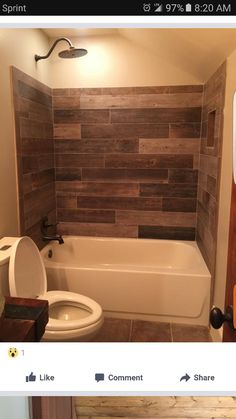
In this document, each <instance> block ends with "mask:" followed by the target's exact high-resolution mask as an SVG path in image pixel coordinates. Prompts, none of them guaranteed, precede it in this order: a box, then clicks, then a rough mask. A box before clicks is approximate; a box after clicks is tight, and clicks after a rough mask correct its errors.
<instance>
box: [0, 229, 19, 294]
mask: <svg viewBox="0 0 236 419" xmlns="http://www.w3.org/2000/svg"><path fill="white" fill-rule="evenodd" d="M17 239H18V237H3V238H2V239H0V293H1V294H3V295H4V296H8V295H10V292H9V282H8V267H9V259H10V254H11V247H12V245H13V244H14V243H15V241H16V240H17Z"/></svg>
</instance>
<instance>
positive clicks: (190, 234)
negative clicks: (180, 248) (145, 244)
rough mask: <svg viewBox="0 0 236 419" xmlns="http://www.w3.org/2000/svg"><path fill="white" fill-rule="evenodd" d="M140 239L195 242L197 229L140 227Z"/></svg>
mask: <svg viewBox="0 0 236 419" xmlns="http://www.w3.org/2000/svg"><path fill="white" fill-rule="evenodd" d="M139 238H143V239H165V240H195V228H193V227H172V226H169V227H168V226H164V227H163V226H161V227H157V226H145V225H143V226H139Z"/></svg>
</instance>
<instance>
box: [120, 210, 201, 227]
mask: <svg viewBox="0 0 236 419" xmlns="http://www.w3.org/2000/svg"><path fill="white" fill-rule="evenodd" d="M116 223H117V224H118V225H144V226H163V227H164V226H166V227H195V224H196V214H195V213H192V212H189V213H188V212H174V213H173V212H167V211H136V210H118V211H116Z"/></svg>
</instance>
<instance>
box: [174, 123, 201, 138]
mask: <svg viewBox="0 0 236 419" xmlns="http://www.w3.org/2000/svg"><path fill="white" fill-rule="evenodd" d="M200 132H201V124H200V123H188V124H184V123H176V124H173V123H171V124H170V138H200Z"/></svg>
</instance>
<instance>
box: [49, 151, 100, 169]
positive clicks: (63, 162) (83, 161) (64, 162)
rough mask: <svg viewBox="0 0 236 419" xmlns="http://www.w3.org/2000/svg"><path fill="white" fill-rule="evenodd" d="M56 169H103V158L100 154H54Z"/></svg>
mask: <svg viewBox="0 0 236 419" xmlns="http://www.w3.org/2000/svg"><path fill="white" fill-rule="evenodd" d="M55 162H56V167H64V168H65V167H68V168H72V167H75V168H77V169H78V168H79V167H94V168H95V167H103V166H104V157H103V155H102V154H100V155H99V154H56V156H55Z"/></svg>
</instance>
